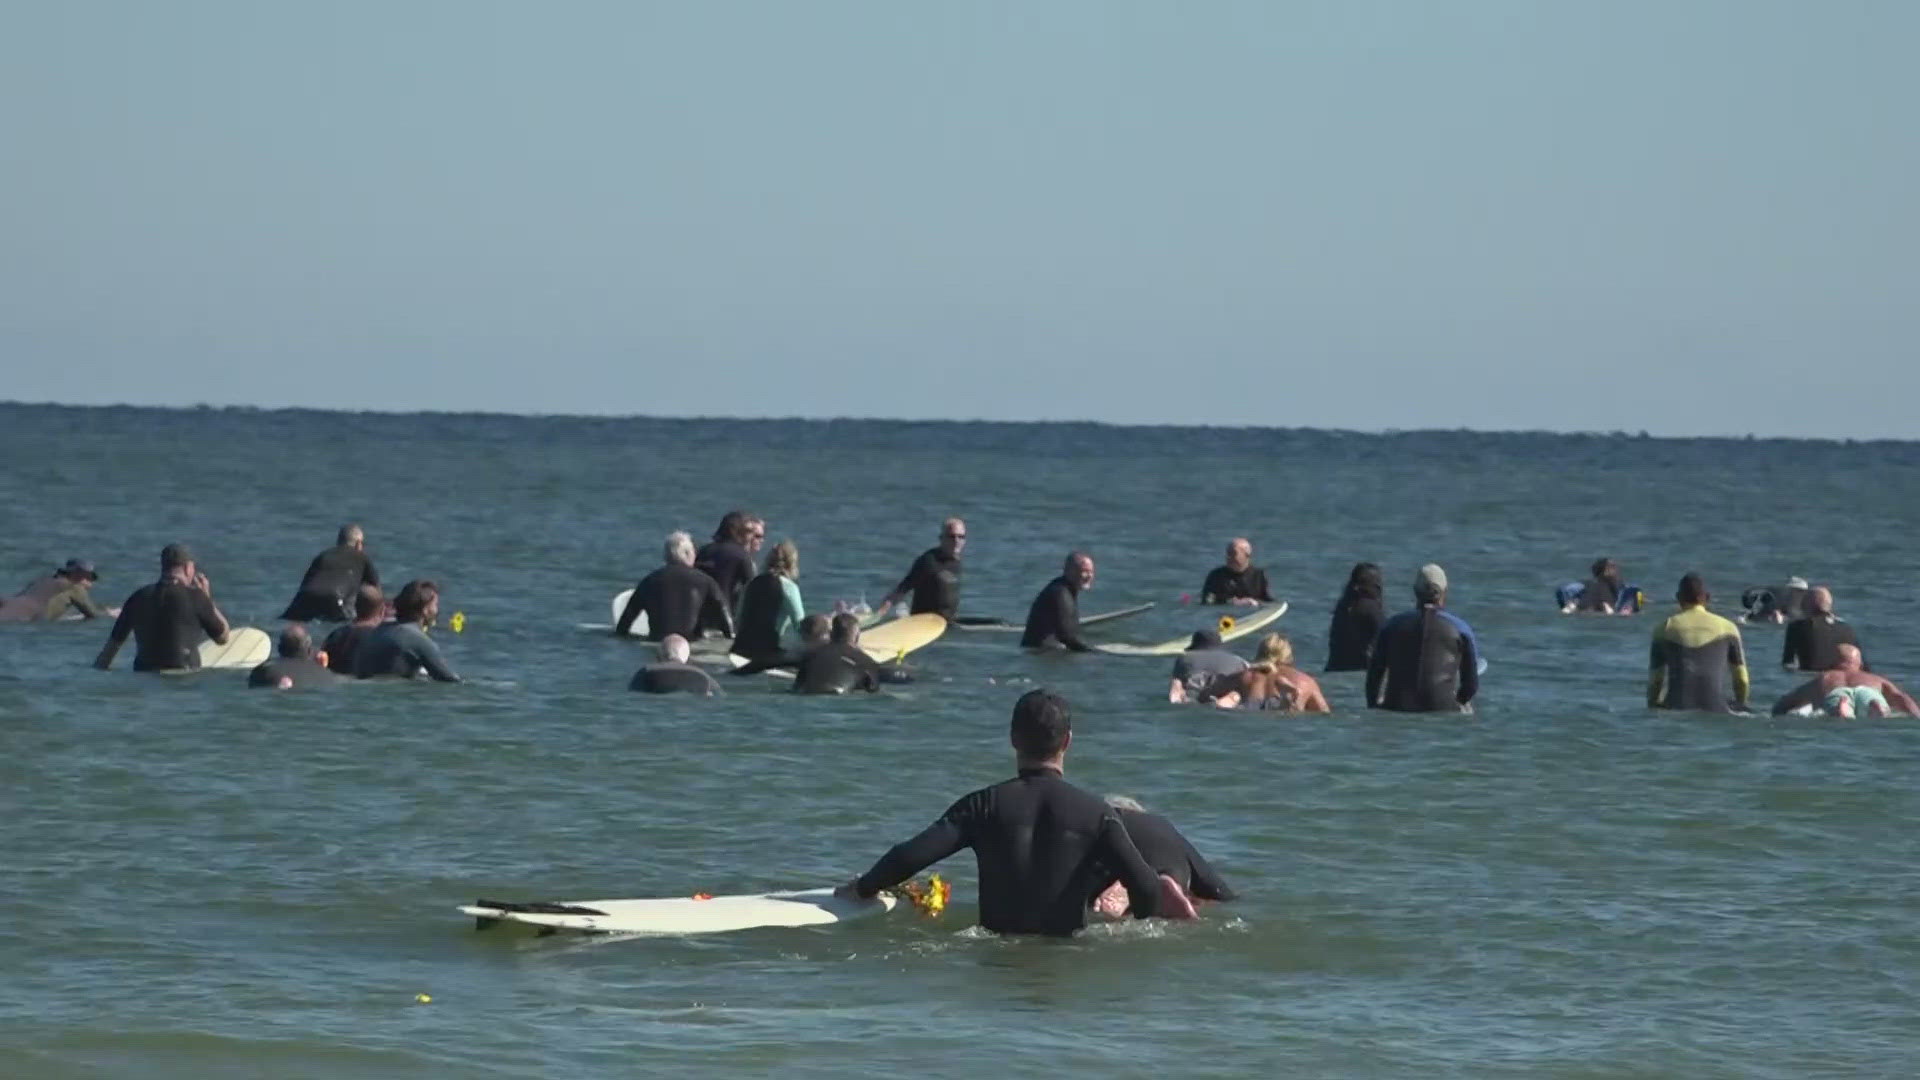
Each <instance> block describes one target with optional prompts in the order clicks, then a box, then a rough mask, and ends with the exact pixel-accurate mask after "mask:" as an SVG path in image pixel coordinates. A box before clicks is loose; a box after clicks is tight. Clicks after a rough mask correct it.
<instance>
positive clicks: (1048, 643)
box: [1020, 551, 1177, 652]
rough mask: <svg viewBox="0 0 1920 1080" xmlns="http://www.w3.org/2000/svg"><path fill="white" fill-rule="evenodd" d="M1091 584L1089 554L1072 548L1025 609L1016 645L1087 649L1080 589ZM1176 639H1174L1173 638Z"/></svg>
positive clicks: (1091, 563) (1077, 650)
mask: <svg viewBox="0 0 1920 1080" xmlns="http://www.w3.org/2000/svg"><path fill="white" fill-rule="evenodd" d="M1092 587H1093V556H1091V555H1089V554H1087V553H1086V552H1084V551H1076V552H1073V553H1072V554H1070V555H1068V556H1067V562H1066V566H1065V568H1064V569H1063V570H1062V572H1061V574H1060V576H1059V577H1057V578H1054V579H1053V580H1052V581H1049V582H1047V584H1046V587H1045V588H1043V589H1041V590H1040V595H1038V596H1036V597H1034V598H1033V606H1032V607H1031V608H1029V609H1028V610H1027V630H1026V633H1024V634H1022V635H1021V636H1020V645H1021V647H1022V648H1027V649H1044V648H1066V649H1071V650H1073V651H1074V652H1091V651H1093V646H1091V645H1088V644H1087V643H1086V642H1085V641H1082V640H1081V639H1080V593H1081V592H1082V591H1084V590H1086V589H1090V588H1092ZM1176 640H1177V639H1176Z"/></svg>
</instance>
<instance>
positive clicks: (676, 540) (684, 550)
mask: <svg viewBox="0 0 1920 1080" xmlns="http://www.w3.org/2000/svg"><path fill="white" fill-rule="evenodd" d="M661 549H662V551H663V552H664V553H665V555H666V557H667V562H668V563H669V564H674V563H678V564H679V565H681V566H692V565H693V537H691V536H688V535H687V534H686V532H685V531H684V530H680V531H675V532H670V533H668V534H667V542H666V543H665V544H663V545H661Z"/></svg>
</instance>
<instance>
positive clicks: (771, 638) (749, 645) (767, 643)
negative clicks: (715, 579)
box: [733, 574, 787, 660]
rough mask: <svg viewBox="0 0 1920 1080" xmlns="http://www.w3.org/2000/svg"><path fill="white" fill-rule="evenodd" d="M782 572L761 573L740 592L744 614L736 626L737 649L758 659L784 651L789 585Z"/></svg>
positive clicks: (753, 658) (741, 612)
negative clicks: (783, 628) (782, 623)
mask: <svg viewBox="0 0 1920 1080" xmlns="http://www.w3.org/2000/svg"><path fill="white" fill-rule="evenodd" d="M783 580H785V579H783V578H782V577H781V576H780V575H779V574H761V575H759V576H758V577H755V578H754V579H753V580H752V581H749V582H747V587H746V590H745V591H744V592H742V593H741V594H740V607H739V609H738V610H739V613H740V618H739V620H738V621H737V622H736V623H735V625H734V628H733V651H734V652H736V653H739V654H740V655H741V656H744V657H746V658H747V659H749V660H758V659H759V658H760V657H762V656H769V655H772V654H774V653H777V652H779V651H780V616H781V615H783V614H784V613H785V612H786V607H787V588H786V586H785V585H783V584H781V582H782V581H783Z"/></svg>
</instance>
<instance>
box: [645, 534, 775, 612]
mask: <svg viewBox="0 0 1920 1080" xmlns="http://www.w3.org/2000/svg"><path fill="white" fill-rule="evenodd" d="M757 520H758V519H757V518H754V517H752V516H750V515H748V514H747V513H746V512H745V511H742V510H729V511H727V514H726V516H725V517H723V518H721V519H720V527H719V528H717V529H715V530H713V539H712V540H711V541H709V542H708V543H707V545H706V546H705V547H703V548H701V549H700V550H699V551H698V552H697V553H695V555H694V557H693V568H694V569H695V570H698V571H700V572H701V573H703V574H706V575H707V576H708V577H710V578H712V579H713V583H714V584H715V585H718V586H720V596H721V599H722V606H723V607H724V608H725V610H726V612H727V613H728V614H729V615H730V614H731V613H732V612H735V611H738V610H739V609H740V594H741V593H742V592H745V591H746V588H747V582H749V581H752V580H753V577H754V574H755V572H756V571H755V570H754V565H753V551H752V550H751V548H750V547H749V545H752V544H753V543H754V539H753V538H754V534H755V531H756V529H755V525H754V522H755V521H757ZM766 529H767V527H766V523H765V522H761V523H760V524H759V526H758V533H759V535H760V536H761V537H765V536H766V534H767V532H766ZM649 621H651V617H649ZM732 625H733V624H732V623H726V624H725V625H724V626H723V625H722V623H721V622H720V619H719V616H718V615H715V614H714V613H712V612H708V613H707V614H706V615H705V616H703V617H702V618H701V621H700V628H701V629H702V630H711V631H716V632H720V631H724V632H725V634H726V635H727V636H728V637H732V636H733V630H732ZM655 640H658V639H657V638H656V639H655Z"/></svg>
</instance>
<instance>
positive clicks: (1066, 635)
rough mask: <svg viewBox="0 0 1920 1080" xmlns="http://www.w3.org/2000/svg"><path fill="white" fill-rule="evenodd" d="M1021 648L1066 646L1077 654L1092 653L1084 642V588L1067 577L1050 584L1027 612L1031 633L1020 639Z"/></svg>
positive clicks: (1090, 647) (1064, 576)
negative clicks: (1081, 628)
mask: <svg viewBox="0 0 1920 1080" xmlns="http://www.w3.org/2000/svg"><path fill="white" fill-rule="evenodd" d="M1020 645H1021V647H1022V648H1027V649H1040V648H1045V647H1047V646H1050V645H1063V646H1065V647H1067V648H1069V649H1072V650H1073V651H1074V652H1087V651H1089V650H1090V649H1092V646H1091V645H1088V644H1087V643H1086V642H1084V641H1082V640H1080V586H1078V585H1076V584H1074V583H1073V582H1071V581H1068V580H1067V578H1066V575H1064V574H1063V575H1061V576H1060V577H1057V578H1054V579H1053V580H1052V581H1049V582H1047V587H1046V588H1044V589H1041V590H1040V595H1039V596H1036V597H1034V598H1033V607H1031V608H1029V609H1028V610H1027V632H1026V633H1024V634H1022V635H1021V636H1020Z"/></svg>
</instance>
